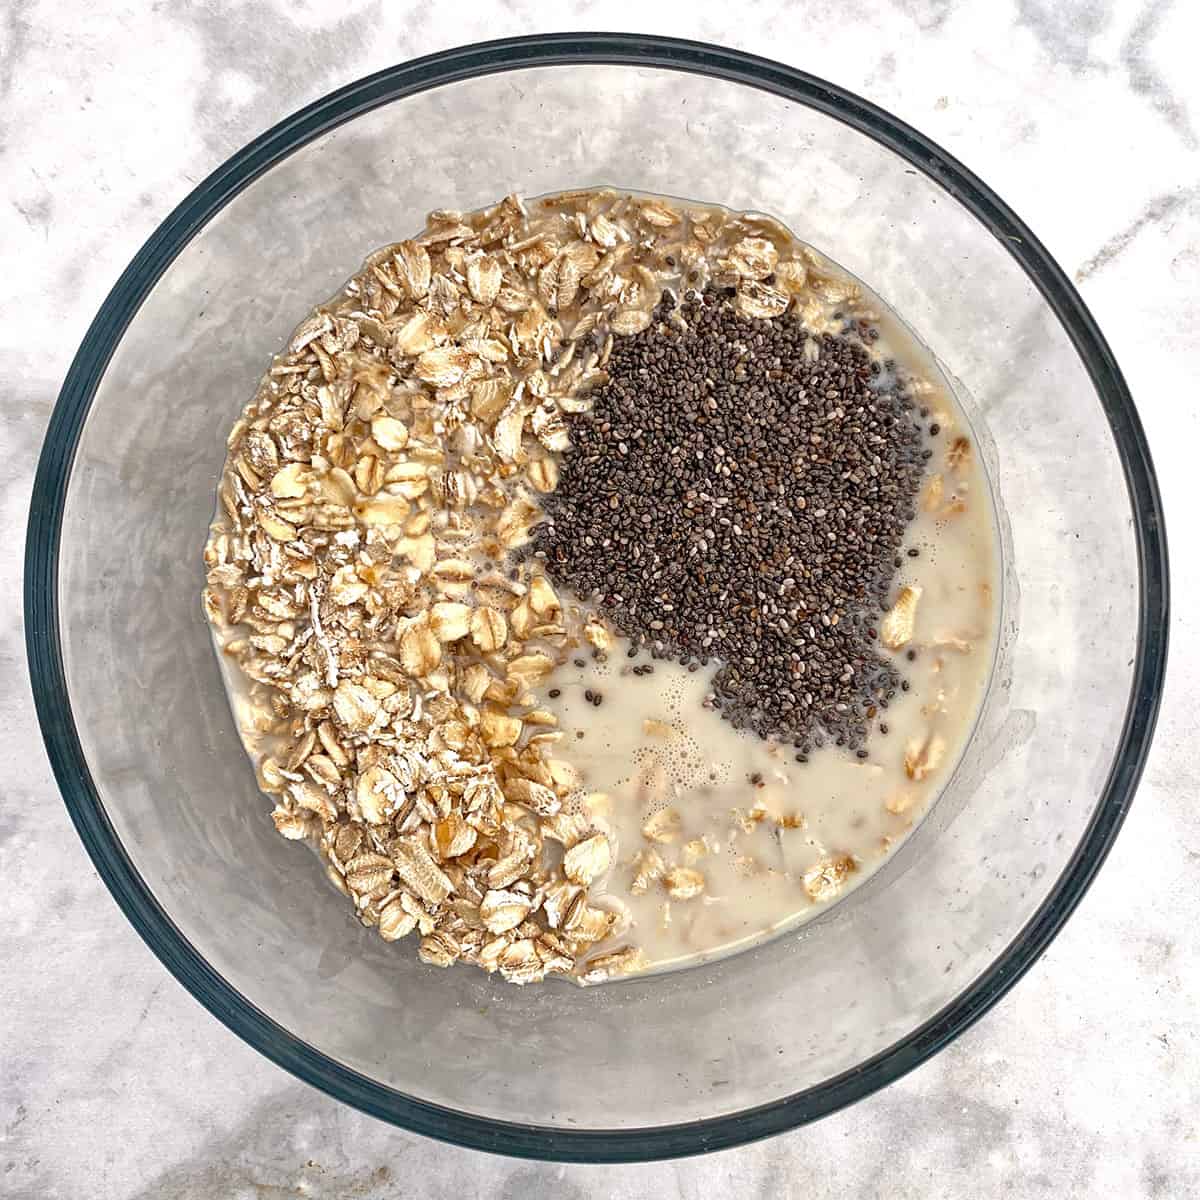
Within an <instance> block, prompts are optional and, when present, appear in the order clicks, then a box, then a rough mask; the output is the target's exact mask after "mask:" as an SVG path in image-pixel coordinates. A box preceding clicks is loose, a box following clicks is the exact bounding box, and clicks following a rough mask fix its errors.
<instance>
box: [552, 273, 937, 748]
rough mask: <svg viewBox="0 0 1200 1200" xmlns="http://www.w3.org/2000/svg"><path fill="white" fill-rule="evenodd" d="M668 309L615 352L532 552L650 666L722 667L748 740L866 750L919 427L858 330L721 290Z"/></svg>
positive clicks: (891, 688) (734, 716)
mask: <svg viewBox="0 0 1200 1200" xmlns="http://www.w3.org/2000/svg"><path fill="white" fill-rule="evenodd" d="M674 307H675V301H674V299H673V298H672V297H671V296H670V295H667V296H666V297H665V298H664V300H663V303H662V304H661V305H660V307H659V309H658V311H657V312H656V314H655V316H656V320H655V321H654V322H653V323H652V324H651V326H650V328H649V329H647V330H645V331H644V332H642V333H639V334H633V335H631V336H627V337H617V338H615V339H614V344H613V349H612V353H611V356H610V359H609V363H608V368H607V370H608V375H609V379H608V382H607V383H605V384H603V385H601V386H600V387H598V388H597V389H596V391H595V392H594V393H593V401H594V403H593V407H592V409H591V411H590V412H589V413H586V414H582V415H579V416H573V417H571V418H569V424H570V433H571V442H572V449H571V450H570V451H568V452H567V453H566V455H565V456H564V458H563V461H562V464H561V466H560V471H559V484H558V488H557V489H556V490H555V491H554V492H552V493H551V494H550V495H548V496H546V497H545V498H544V504H545V510H546V515H547V519H546V520H545V522H543V524H542V525H541V526H539V527H538V529H537V530H536V531H535V534H534V540H533V545H532V547H531V551H532V552H533V553H535V554H536V555H537V556H538V557H539V558H541V559H543V560H544V564H545V568H546V570H547V572H548V573H549V574H550V575H551V576H552V577H553V578H554V579H555V580H556V581H557V582H559V583H561V584H563V585H564V586H567V587H569V588H570V589H571V590H573V591H574V592H575V593H576V594H577V595H579V596H581V597H583V598H586V599H588V600H589V601H591V602H593V603H595V604H596V605H597V606H598V607H599V608H600V609H601V611H603V612H604V614H605V615H606V616H607V617H608V618H609V620H610V621H611V622H612V623H613V625H614V626H615V627H616V628H617V629H618V630H620V631H621V632H622V633H623V634H625V635H626V636H627V637H629V638H631V639H632V640H633V642H634V644H635V646H637V647H641V648H645V649H648V650H649V652H650V654H651V657H654V658H663V657H670V658H673V659H676V660H678V661H680V662H682V663H683V664H684V665H686V666H688V667H695V666H696V665H697V664H702V663H707V662H708V661H709V659H710V658H711V659H714V660H716V661H717V662H718V663H719V664H720V667H719V670H718V671H717V674H716V676H715V677H714V681H713V697H712V702H711V703H712V707H714V708H716V709H717V710H718V711H719V712H720V713H721V715H722V716H723V717H725V719H726V720H728V721H730V722H731V723H732V724H733V725H734V726H735V727H736V728H745V729H750V730H753V731H754V732H756V733H758V734H760V735H761V736H764V737H777V738H780V739H781V740H786V741H788V742H793V743H795V744H796V745H801V744H804V743H807V742H809V741H816V742H817V744H820V739H819V736H814V735H819V734H820V732H821V731H824V732H825V733H827V734H828V735H829V736H830V737H831V738H832V739H833V740H834V742H835V743H836V744H839V745H849V746H850V747H851V748H853V749H855V750H856V752H857V753H858V754H859V756H860V757H862V756H863V754H864V753H865V751H863V750H862V749H861V746H862V742H863V741H864V740H865V739H866V736H867V732H868V729H869V727H870V726H871V725H872V724H873V723H874V717H875V714H874V713H872V714H871V715H868V712H867V710H868V709H871V708H873V706H876V705H878V704H879V703H880V702H881V701H883V700H885V699H886V697H888V696H891V695H894V694H895V689H896V687H897V686H900V687H901V688H902V689H904V690H907V688H906V685H905V682H904V681H902V680H901V679H900V677H899V675H898V673H897V672H896V670H895V668H894V667H893V666H892V665H891V663H890V662H889V661H888V660H886V659H884V658H882V657H881V656H880V654H879V653H878V650H877V647H876V644H875V637H876V629H877V624H878V615H879V613H880V612H882V611H883V610H884V609H885V608H886V607H887V599H888V591H889V588H890V586H891V582H892V578H893V575H894V570H895V567H898V566H899V565H900V561H901V560H900V558H899V552H900V548H901V542H902V539H903V536H904V533H905V529H906V526H907V523H908V516H909V514H910V513H911V512H912V511H913V508H914V504H915V499H916V495H917V492H918V489H919V487H920V483H921V477H922V474H923V472H924V469H925V457H924V455H925V450H926V440H925V434H924V431H923V429H922V427H921V426H920V425H919V424H918V421H917V416H916V413H915V412H914V408H913V405H912V403H911V402H910V400H909V398H908V396H907V395H906V393H905V392H904V390H903V387H902V385H900V384H897V383H895V382H891V383H888V384H887V385H886V386H885V385H883V384H882V383H881V381H880V377H879V376H878V375H877V373H876V372H873V370H872V367H873V363H872V360H871V358H870V355H869V354H868V352H867V351H866V349H864V347H863V345H862V342H861V340H859V338H858V337H856V336H854V335H853V334H850V335H848V336H841V335H838V336H834V335H823V336H821V337H813V336H812V335H810V334H808V333H807V332H806V331H805V329H804V328H803V326H801V325H800V323H799V322H798V321H796V320H795V319H793V318H791V317H787V316H785V317H781V318H776V319H774V320H748V319H745V318H742V317H740V316H738V315H737V314H736V312H735V311H734V310H733V308H732V306H731V305H730V304H729V303H728V302H727V300H726V299H725V298H724V296H723V295H722V294H720V293H717V292H714V291H713V290H711V289H710V290H707V291H705V292H704V293H702V294H700V295H697V294H696V293H694V292H692V293H689V294H688V299H687V300H686V301H685V302H684V303H683V305H682V306H681V307H680V310H679V315H680V316H681V317H682V318H683V322H684V328H680V327H678V326H677V325H676V324H675V323H671V324H666V323H665V317H666V316H667V315H668V313H669V312H670V310H671V309H673V308H674ZM814 351H816V353H815V354H814ZM888 378H890V379H892V380H894V378H895V377H894V376H889V377H888ZM797 757H798V758H800V757H806V756H797Z"/></svg>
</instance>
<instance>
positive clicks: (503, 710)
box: [204, 191, 806, 983]
mask: <svg viewBox="0 0 1200 1200" xmlns="http://www.w3.org/2000/svg"><path fill="white" fill-rule="evenodd" d="M764 225H765V222H757V223H756V220H755V219H754V218H743V219H740V220H739V219H738V218H735V217H733V216H732V215H731V214H730V215H727V216H723V215H720V214H717V213H714V212H712V211H709V210H701V211H699V212H696V213H691V212H687V211H684V210H679V209H676V208H673V207H671V206H669V205H667V204H665V203H663V202H661V201H658V200H652V199H645V198H638V197H633V196H628V195H620V194H617V193H614V192H610V191H595V192H591V191H589V192H579V193H571V194H564V195H559V196H556V197H552V198H550V199H548V200H545V201H539V202H537V203H536V206H534V209H533V210H532V211H531V210H527V208H526V207H525V205H523V204H522V202H521V201H519V200H518V199H516V198H515V197H511V196H510V197H508V198H506V199H505V200H503V201H502V202H501V203H500V204H498V205H496V206H495V207H493V208H491V209H488V210H486V211H481V212H478V213H474V214H465V215H464V214H460V213H457V212H445V211H439V212H434V213H433V214H431V216H430V218H429V221H428V225H427V227H426V229H425V230H424V232H422V233H421V234H420V235H419V236H417V237H415V238H413V239H412V240H408V241H403V242H400V243H398V244H396V245H392V246H388V247H386V248H384V249H382V250H379V251H377V252H376V253H374V254H372V255H371V257H370V258H369V259H368V260H367V261H366V263H365V265H364V267H363V269H362V270H361V271H360V272H359V273H358V274H357V275H356V276H355V277H354V278H353V279H351V280H350V282H349V283H348V284H347V285H346V286H345V288H344V289H343V290H342V291H341V292H340V293H339V294H338V295H337V296H336V297H335V298H334V299H333V300H332V301H330V302H329V303H328V304H325V305H322V306H321V307H320V308H319V309H318V310H317V311H316V312H315V313H314V314H313V315H312V316H310V317H309V318H308V319H307V320H305V321H304V322H303V324H301V325H300V327H299V328H298V329H297V330H296V332H295V334H294V335H293V337H292V339H291V342H290V344H289V345H288V347H287V349H286V352H285V353H283V354H282V355H280V356H278V357H277V358H276V359H275V361H274V363H273V365H272V366H271V368H270V370H269V372H268V374H267V376H266V377H265V378H264V380H263V382H262V384H261V386H260V388H259V391H258V394H257V395H256V397H255V398H254V400H253V402H252V403H251V404H249V405H248V406H247V408H246V409H245V411H244V413H243V414H242V416H241V418H240V419H239V420H238V422H237V423H236V425H235V426H234V428H233V430H232V432H231V434H230V436H229V439H228V448H229V457H228V461H227V466H226V470H225V472H224V475H223V478H222V481H221V485H220V490H219V496H220V508H219V511H218V516H217V519H216V520H215V522H214V524H213V526H212V530H211V535H210V538H209V542H208V545H207V548H206V552H205V561H206V564H207V568H208V577H207V587H206V589H205V592H204V607H205V611H206V614H207V616H208V618H209V620H210V622H211V623H212V625H213V627H214V630H215V634H216V637H217V640H218V643H219V645H220V648H221V651H222V653H223V654H224V655H225V656H226V659H227V660H228V664H229V666H230V667H231V670H232V675H233V676H234V677H235V678H237V679H239V680H241V681H242V684H243V685H244V688H243V690H244V695H243V703H242V705H241V707H242V708H243V709H244V710H245V711H247V712H248V713H249V714H250V715H249V717H248V719H247V722H246V726H247V727H245V728H244V729H243V735H244V737H245V738H246V740H247V744H248V746H249V747H250V749H251V751H252V753H253V755H254V757H255V760H256V762H257V766H258V776H259V782H260V785H261V787H262V788H263V790H264V791H265V792H267V793H269V794H270V795H271V796H272V797H273V798H274V801H275V809H274V812H273V813H272V816H273V819H274V822H275V825H276V827H277V829H278V830H279V832H280V833H281V834H282V835H283V836H284V837H286V838H291V839H297V840H300V839H303V840H307V841H309V842H310V843H311V844H313V845H314V846H315V847H317V849H318V850H319V853H320V855H321V856H322V858H323V860H324V861H325V863H326V864H327V868H328V874H329V877H330V879H331V880H332V881H333V883H334V884H335V885H336V886H337V887H338V888H339V889H340V890H341V891H343V892H344V893H345V894H346V896H347V897H348V898H349V899H350V900H351V901H352V903H353V905H354V909H355V912H356V914H357V916H358V918H359V919H360V920H361V921H362V922H363V923H364V924H365V925H368V926H373V927H376V928H378V930H379V932H380V934H381V935H382V936H383V937H384V938H386V939H388V940H389V941H392V940H397V939H400V938H404V937H406V936H408V935H410V934H415V935H416V938H417V939H419V954H420V957H421V958H422V959H423V960H424V961H425V962H428V963H432V964H436V965H439V966H447V965H449V964H451V963H453V962H455V961H458V960H463V961H466V962H472V963H476V964H478V965H479V966H481V967H483V968H484V969H486V970H488V971H498V972H499V973H500V974H501V975H502V976H503V977H504V978H505V979H507V980H510V981H512V982H515V983H529V982H533V981H537V980H541V979H543V978H544V977H545V976H546V975H547V974H552V973H562V974H571V975H574V976H577V977H579V978H582V979H584V980H587V981H591V980H595V979H600V978H604V977H606V976H608V975H610V974H617V973H621V972H625V971H629V970H636V969H638V968H639V967H641V966H642V965H643V958H642V956H641V954H640V952H639V950H638V949H637V948H636V947H635V946H631V945H628V944H626V943H625V942H623V941H622V934H623V933H624V931H625V927H626V925H627V923H628V922H627V917H626V916H625V915H624V913H623V911H622V906H621V904H620V902H619V901H617V900H615V899H613V898H609V897H600V896H598V895H597V892H598V887H597V885H598V883H600V882H602V881H603V878H604V876H605V874H606V872H607V871H608V869H609V867H610V864H611V862H612V859H613V852H614V847H613V844H612V838H611V833H610V831H609V829H608V828H607V826H606V824H605V822H604V819H603V802H602V801H603V798H592V797H588V796H586V795H582V794H581V790H580V787H579V783H580V781H579V779H578V777H577V774H576V772H575V771H574V770H573V768H572V766H571V764H570V761H569V755H567V756H563V755H560V753H559V750H560V747H559V741H560V738H561V737H562V732H561V731H560V730H559V729H558V728H556V720H555V717H554V715H553V714H552V713H551V712H549V711H548V710H547V709H546V708H545V707H543V706H542V705H541V704H540V703H539V692H540V689H542V688H544V687H545V686H546V685H547V680H548V679H549V678H550V677H551V675H552V673H553V671H554V670H555V668H556V666H557V665H559V664H561V663H563V662H564V661H565V660H566V659H567V658H569V657H570V656H571V655H572V654H576V653H580V652H581V651H582V652H585V653H591V652H592V651H593V650H599V651H600V652H603V650H604V649H605V648H607V646H608V645H609V642H610V638H611V633H610V631H609V630H608V629H607V628H606V627H605V625H604V624H603V622H602V621H601V620H600V619H599V618H598V617H597V615H596V614H595V613H593V612H589V611H587V610H586V609H585V608H583V607H581V606H579V605H578V604H575V603H574V602H570V601H569V600H567V599H564V598H562V597H560V596H559V595H557V594H556V592H555V589H554V587H553V586H552V585H551V583H550V581H549V580H548V579H547V578H546V577H545V575H543V574H542V573H541V571H540V567H539V564H538V562H537V560H536V559H534V558H530V557H527V556H521V555H519V554H518V555H516V556H515V557H511V552H513V551H515V550H519V548H520V547H522V546H523V545H524V544H525V543H526V541H527V540H528V537H529V531H530V528H531V525H533V524H534V523H536V521H537V519H538V516H539V512H540V509H539V502H538V497H539V495H543V494H546V493H548V492H550V491H552V490H553V489H554V487H555V484H556V481H557V475H558V468H557V461H558V456H559V455H560V454H561V452H563V451H564V450H565V449H566V448H567V445H568V442H567V431H566V426H565V423H564V419H563V418H564V414H569V413H577V412H580V411H584V410H585V409H586V407H587V405H588V390H589V388H591V387H592V386H593V385H595V384H597V383H600V382H602V381H604V380H605V379H606V376H605V373H604V367H605V363H606V361H607V358H608V354H609V351H610V349H611V346H612V336H613V334H614V333H617V334H625V333H636V332H638V331H640V330H642V329H644V328H645V327H646V326H647V325H648V324H649V322H650V319H651V318H650V313H651V310H652V309H653V308H654V306H655V305H656V304H657V302H658V300H659V299H660V296H661V293H662V288H663V286H664V280H667V279H669V278H673V279H680V278H681V279H682V280H683V282H684V284H685V286H700V285H702V284H703V283H706V282H708V281H710V280H715V281H717V282H721V281H722V279H724V280H725V281H726V282H730V281H731V282H732V283H734V284H736V285H737V286H738V287H739V288H740V290H739V293H738V303H739V304H740V305H741V307H742V308H744V309H745V311H746V312H747V313H749V314H751V315H764V316H766V315H773V314H775V313H778V312H781V311H782V310H783V308H785V307H787V304H788V303H789V296H790V294H791V292H792V291H797V290H798V289H800V288H801V287H803V285H804V280H805V275H806V269H805V266H804V264H803V263H801V262H795V263H777V262H776V258H777V256H776V254H775V252H774V249H773V247H772V246H771V245H770V243H768V242H767V241H766V240H764V238H763V237H762V236H761V235H762V233H763V228H764ZM768 260H769V261H768ZM709 264H712V265H711V268H710V265H709ZM765 276H766V277H769V278H770V280H771V282H770V283H766V282H763V279H764V277H765Z"/></svg>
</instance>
